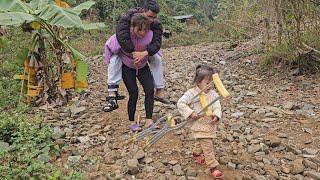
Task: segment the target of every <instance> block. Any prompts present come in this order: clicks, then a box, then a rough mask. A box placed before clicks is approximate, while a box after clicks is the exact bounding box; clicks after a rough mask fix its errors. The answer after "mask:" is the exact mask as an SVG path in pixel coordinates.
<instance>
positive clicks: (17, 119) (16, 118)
mask: <svg viewBox="0 0 320 180" xmlns="http://www.w3.org/2000/svg"><path fill="white" fill-rule="evenodd" d="M23 109H24V108H21V109H16V110H15V111H12V112H2V113H0V120H1V121H0V146H2V147H1V148H0V179H62V177H63V173H62V172H61V171H60V170H59V169H58V168H56V167H55V166H54V165H53V164H51V163H50V161H51V158H52V157H54V156H56V155H58V154H59V147H58V146H57V145H55V144H54V143H53V140H52V138H51V137H52V128H51V126H50V125H48V124H47V123H45V122H44V121H43V120H42V118H41V116H36V117H33V118H29V117H28V116H27V115H25V114H23V111H22V110H23ZM76 175H77V177H78V178H79V177H81V176H79V173H76ZM80 175H81V174H80ZM72 178H75V177H74V175H73V174H71V175H69V176H65V178H63V179H72Z"/></svg>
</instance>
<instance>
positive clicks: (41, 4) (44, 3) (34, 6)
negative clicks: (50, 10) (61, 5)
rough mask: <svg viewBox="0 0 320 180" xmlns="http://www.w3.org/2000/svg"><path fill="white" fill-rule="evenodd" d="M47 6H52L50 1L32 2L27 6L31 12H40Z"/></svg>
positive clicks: (35, 0)
mask: <svg viewBox="0 0 320 180" xmlns="http://www.w3.org/2000/svg"><path fill="white" fill-rule="evenodd" d="M48 4H54V1H52V0H32V1H31V2H30V3H29V5H30V7H31V8H32V9H33V10H41V9H43V8H44V7H46V6H47V5H48Z"/></svg>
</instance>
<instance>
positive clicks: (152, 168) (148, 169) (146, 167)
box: [143, 166, 156, 173]
mask: <svg viewBox="0 0 320 180" xmlns="http://www.w3.org/2000/svg"><path fill="white" fill-rule="evenodd" d="M155 169H156V168H155V167H152V166H145V167H144V168H143V171H146V172H148V173H151V172H153V171H154V170H155Z"/></svg>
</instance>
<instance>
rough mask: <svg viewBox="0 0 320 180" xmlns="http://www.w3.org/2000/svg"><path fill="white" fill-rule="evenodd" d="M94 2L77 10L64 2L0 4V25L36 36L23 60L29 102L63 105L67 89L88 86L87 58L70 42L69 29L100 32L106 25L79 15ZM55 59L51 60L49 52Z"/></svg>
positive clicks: (40, 0) (39, 0)
mask: <svg viewBox="0 0 320 180" xmlns="http://www.w3.org/2000/svg"><path fill="white" fill-rule="evenodd" d="M93 4H94V2H93V1H87V2H84V3H82V4H80V5H78V6H76V7H73V8H70V7H69V5H68V4H67V3H65V2H63V1H61V0H55V1H53V0H31V1H30V2H29V3H27V2H23V1H21V0H2V1H0V25H1V26H22V28H23V29H24V30H25V31H29V32H31V33H32V43H31V45H30V47H29V48H28V50H27V51H25V53H23V54H24V55H23V56H22V59H21V64H22V65H23V66H24V74H23V75H18V76H15V78H17V79H21V80H22V83H21V94H22V89H23V87H24V84H25V83H24V82H25V81H26V82H27V83H26V88H27V100H28V102H29V103H31V102H33V103H34V104H37V105H39V104H44V103H46V102H49V103H52V102H55V103H58V104H62V103H63V102H65V101H66V100H67V97H66V90H67V89H73V88H76V89H77V90H79V91H80V90H81V89H82V88H85V87H86V86H87V81H86V79H87V77H86V76H87V64H86V63H85V61H84V56H83V55H82V54H81V53H80V52H78V51H77V50H76V49H74V48H73V47H71V46H70V45H69V43H68V38H67V35H66V30H68V29H73V28H79V29H85V30H89V29H98V28H103V27H105V25H104V24H103V23H90V24H86V23H84V22H83V21H82V20H81V19H80V17H79V14H80V13H81V11H82V10H87V9H89V8H90V7H91V6H92V5H93ZM48 51H50V52H51V54H52V55H53V58H49V57H48V55H50V54H49V52H48Z"/></svg>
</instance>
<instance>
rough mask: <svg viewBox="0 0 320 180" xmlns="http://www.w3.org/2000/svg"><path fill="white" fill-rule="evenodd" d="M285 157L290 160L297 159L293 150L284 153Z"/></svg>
mask: <svg viewBox="0 0 320 180" xmlns="http://www.w3.org/2000/svg"><path fill="white" fill-rule="evenodd" d="M284 158H285V159H287V160H289V161H294V160H296V155H295V154H293V153H292V152H288V153H286V154H285V155H284Z"/></svg>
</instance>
